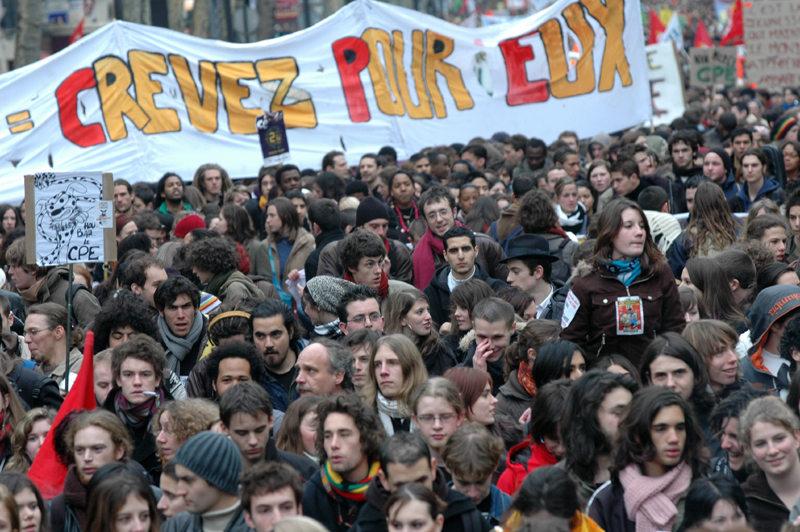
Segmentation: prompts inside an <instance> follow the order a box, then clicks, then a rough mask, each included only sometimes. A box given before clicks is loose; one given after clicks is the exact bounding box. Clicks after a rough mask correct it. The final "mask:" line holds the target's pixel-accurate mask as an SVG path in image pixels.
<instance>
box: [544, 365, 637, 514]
mask: <svg viewBox="0 0 800 532" xmlns="http://www.w3.org/2000/svg"><path fill="white" fill-rule="evenodd" d="M637 388H638V385H637V384H636V382H635V381H634V380H633V379H631V378H630V377H628V376H626V375H620V374H617V373H609V372H607V371H600V370H596V371H590V372H589V373H587V374H585V375H583V376H582V377H581V378H580V379H578V380H577V381H575V383H574V384H573V385H572V388H571V389H570V392H569V396H568V397H567V402H566V405H565V406H564V417H563V418H562V420H561V442H562V443H563V444H564V449H565V452H564V460H563V461H561V462H560V463H559V464H558V465H556V467H559V468H562V469H564V470H566V471H567V472H568V473H569V474H570V476H571V477H572V478H573V480H575V483H576V484H577V485H578V491H579V493H580V495H581V498H582V499H583V502H584V504H585V503H586V502H588V500H589V498H590V497H591V496H592V493H594V491H595V490H596V489H597V487H599V486H602V485H603V484H604V483H605V482H607V481H608V480H609V479H610V478H611V476H610V473H609V469H610V467H611V462H612V459H613V450H614V445H615V443H616V441H617V438H618V436H619V424H620V423H621V422H622V419H623V418H624V417H625V414H626V413H627V412H628V405H630V403H631V399H632V398H633V394H634V393H635V392H636V389H637Z"/></svg>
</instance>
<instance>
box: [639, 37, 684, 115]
mask: <svg viewBox="0 0 800 532" xmlns="http://www.w3.org/2000/svg"><path fill="white" fill-rule="evenodd" d="M645 53H646V54H647V77H648V79H649V80H650V96H651V100H652V103H653V124H654V125H656V126H658V125H661V124H669V123H670V122H672V121H673V120H675V119H676V118H679V117H681V116H683V112H684V111H685V110H686V104H685V103H684V101H685V100H684V97H683V78H682V77H681V70H680V68H679V67H678V58H677V56H676V54H675V47H674V46H673V44H672V42H671V41H668V42H664V43H659V44H650V45H648V46H646V47H645Z"/></svg>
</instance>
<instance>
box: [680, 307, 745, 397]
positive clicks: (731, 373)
mask: <svg viewBox="0 0 800 532" xmlns="http://www.w3.org/2000/svg"><path fill="white" fill-rule="evenodd" d="M682 336H683V337H684V338H686V339H687V340H688V341H689V343H690V344H692V347H694V348H695V349H696V350H697V354H699V355H700V358H701V359H702V360H703V362H704V363H705V365H706V371H707V372H708V384H709V386H710V387H711V390H712V391H713V392H714V395H715V396H716V398H717V399H724V398H725V397H727V396H728V395H730V394H731V393H732V392H734V391H736V390H738V389H739V388H741V386H742V381H741V380H740V375H739V374H740V370H739V355H738V353H737V352H736V344H737V343H738V342H739V335H738V334H736V331H735V330H734V329H733V327H731V326H730V325H728V324H727V323H725V322H724V321H719V320H700V321H696V322H693V323H689V324H688V325H687V326H686V328H685V329H684V330H683V334H682Z"/></svg>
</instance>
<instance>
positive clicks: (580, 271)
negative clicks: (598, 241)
mask: <svg viewBox="0 0 800 532" xmlns="http://www.w3.org/2000/svg"><path fill="white" fill-rule="evenodd" d="M593 271H594V266H592V265H591V264H590V263H589V262H588V261H585V260H582V261H580V262H579V263H578V265H577V266H575V276H576V277H588V276H589V275H590V274H591V273H592V272H593Z"/></svg>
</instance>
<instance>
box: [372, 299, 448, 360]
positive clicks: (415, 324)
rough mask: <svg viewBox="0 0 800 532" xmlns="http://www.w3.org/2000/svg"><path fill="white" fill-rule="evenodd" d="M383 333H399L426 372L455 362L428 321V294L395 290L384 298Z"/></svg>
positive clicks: (429, 320)
mask: <svg viewBox="0 0 800 532" xmlns="http://www.w3.org/2000/svg"><path fill="white" fill-rule="evenodd" d="M384 314H385V315H386V325H385V326H384V332H385V333H386V334H403V335H405V336H406V337H407V338H408V339H409V340H411V341H412V342H414V345H415V346H416V347H417V349H418V350H419V353H420V354H421V355H422V362H423V363H424V364H425V369H426V370H427V371H428V375H431V376H434V375H442V374H444V372H445V371H446V370H447V369H449V368H452V367H453V366H455V365H457V364H458V360H456V357H455V355H453V352H452V351H451V350H450V348H449V347H448V346H447V344H445V343H444V342H443V341H442V340H441V338H439V333H438V332H436V328H435V327H434V326H433V322H432V321H431V313H430V304H429V303H428V296H426V295H425V294H424V293H422V292H421V291H419V290H417V289H416V288H414V289H408V290H404V291H402V292H395V293H394V294H391V295H390V296H389V297H388V298H387V299H386V307H385V310H384Z"/></svg>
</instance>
